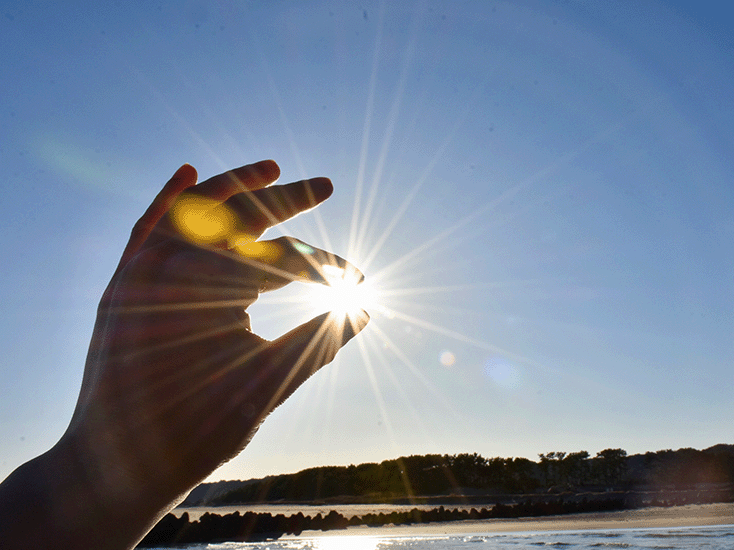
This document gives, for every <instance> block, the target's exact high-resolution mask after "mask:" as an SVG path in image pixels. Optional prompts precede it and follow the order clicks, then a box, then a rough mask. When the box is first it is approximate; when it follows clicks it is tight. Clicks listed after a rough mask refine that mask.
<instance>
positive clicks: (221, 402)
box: [39, 161, 368, 548]
mask: <svg viewBox="0 0 734 550" xmlns="http://www.w3.org/2000/svg"><path fill="white" fill-rule="evenodd" d="M279 173H280V170H279V168H278V166H277V165H276V164H275V163H274V162H273V161H263V162H260V163H257V164H254V165H250V166H244V167H242V168H238V169H235V170H232V171H231V172H227V173H225V174H221V175H219V176H216V177H213V178H211V179H209V180H207V181H205V182H203V183H201V184H199V185H195V184H196V177H197V175H196V171H195V170H194V168H193V167H191V166H189V165H184V166H182V167H181V168H180V169H179V170H178V171H177V172H176V174H175V175H174V176H173V178H172V179H171V180H170V181H169V182H168V183H167V184H166V185H165V187H164V188H163V190H162V191H161V192H160V194H159V195H158V196H157V197H156V199H155V200H154V201H153V203H152V204H151V206H150V207H149V208H148V210H147V211H146V213H145V214H144V215H143V217H142V218H141V219H140V220H139V221H138V223H137V224H136V225H135V227H134V229H133V231H132V235H131V238H130V241H129V243H128V245H127V247H126V249H125V251H124V253H123V255H122V259H121V261H120V265H119V266H118V268H117V271H116V272H115V274H114V276H113V278H112V280H111V282H110V284H109V286H108V288H107V290H106V291H105V293H104V295H103V297H102V300H101V303H100V306H99V311H98V317H97V322H96V325H95V329H94V334H93V337H92V342H91V346H90V350H89V355H88V358H87V364H86V368H85V373H84V380H83V383H82V389H81V394H80V398H79V401H78V404H77V407H76V410H75V413H74V416H73V418H72V421H71V424H70V426H69V429H68V430H67V433H66V434H65V435H64V436H63V438H62V440H61V441H60V442H59V444H57V446H56V447H55V448H54V449H53V450H52V452H50V453H47V454H48V455H49V457H47V458H48V460H46V461H45V462H44V465H45V467H46V468H48V463H49V460H50V461H51V463H52V464H53V465H54V467H53V468H52V470H53V469H54V468H55V467H57V465H58V464H65V466H64V467H63V468H62V469H63V470H64V471H66V472H67V473H68V474H70V475H71V477H72V478H74V477H78V476H83V477H85V479H84V480H82V482H81V486H83V487H84V488H83V489H74V491H76V490H81V491H82V494H81V496H82V497H83V496H85V495H86V496H87V497H88V498H89V502H91V503H97V505H98V506H99V509H98V510H97V513H98V515H101V516H106V515H109V514H115V513H116V514H118V520H119V521H118V523H117V529H120V528H122V529H123V530H124V529H125V528H127V529H131V530H133V531H135V532H134V534H133V536H132V538H130V540H127V541H126V540H123V538H124V537H120V542H119V543H118V544H120V545H118V546H114V545H111V546H109V547H110V548H117V547H125V545H130V544H131V543H132V544H134V543H135V542H136V541H137V540H138V539H139V538H140V537H142V536H143V535H144V534H145V532H146V531H147V529H149V528H150V527H151V526H152V525H153V524H154V523H155V521H157V519H158V518H159V517H160V516H161V515H163V514H164V513H165V512H166V511H167V510H168V509H170V507H172V506H173V504H175V503H176V501H177V500H178V499H180V498H181V497H183V496H185V494H186V492H187V491H188V490H190V489H191V488H192V487H193V486H195V485H196V484H197V483H198V482H200V481H201V480H202V479H203V478H205V477H206V476H207V475H208V474H209V473H211V472H212V471H213V470H214V469H215V468H216V467H218V466H219V465H220V464H222V463H223V462H225V461H227V460H229V459H230V458H232V457H234V456H235V455H236V454H237V453H239V452H240V451H241V450H242V449H243V448H244V446H245V445H246V444H247V442H248V441H249V440H250V438H251V437H252V435H253V434H254V432H255V431H256V430H257V428H258V426H259V424H260V423H261V422H262V420H263V419H264V418H265V417H266V416H267V415H268V414H269V413H270V412H271V411H272V410H273V409H274V408H275V407H276V406H278V404H280V403H282V402H283V400H285V399H286V398H287V397H288V396H289V395H290V394H291V393H293V391H295V390H296V388H298V386H299V385H300V384H302V383H303V382H304V381H305V380H306V379H307V378H308V377H309V376H311V375H312V374H313V373H314V372H316V371H317V370H318V369H319V368H321V367H322V366H323V365H325V364H327V363H329V362H330V361H331V360H332V359H333V358H334V356H335V354H336V352H337V351H338V350H339V349H340V348H341V347H342V346H343V345H344V344H345V343H346V342H347V341H348V340H349V339H351V338H352V337H353V336H354V335H355V334H356V333H358V332H359V331H360V330H361V329H362V328H363V327H364V326H365V325H366V323H367V321H368V316H367V314H366V313H363V314H361V315H358V316H356V317H351V318H347V319H339V318H336V317H333V316H330V314H324V315H321V316H319V317H317V318H315V319H313V320H311V321H310V322H307V323H305V324H303V325H301V326H300V327H298V328H296V329H294V330H293V331H291V332H289V333H287V334H286V335H284V336H282V337H280V338H278V339H277V340H274V341H267V340H264V339H263V338H260V337H259V336H257V335H256V334H254V333H253V332H252V331H251V328H250V318H249V316H248V314H247V312H246V309H247V307H248V306H249V305H250V304H252V303H253V302H254V301H255V300H256V299H257V297H258V294H259V293H261V292H265V291H270V290H274V289H277V288H280V287H282V286H283V285H285V284H288V283H289V282H291V281H293V280H305V281H314V282H323V281H324V278H323V275H322V267H323V266H324V265H334V266H338V267H339V268H342V269H344V270H345V271H350V270H355V271H356V269H355V268H354V267H353V266H351V265H350V264H348V263H347V262H346V261H345V260H343V259H341V258H339V257H337V256H335V255H333V254H330V253H327V252H325V251H322V250H318V249H315V248H313V247H310V246H309V245H306V244H304V243H301V242H300V241H298V240H295V239H292V238H284V237H281V238H278V239H275V240H272V241H258V240H257V239H258V238H259V237H260V236H261V235H262V233H263V232H264V231H265V230H266V229H267V228H269V227H271V226H273V225H275V224H277V223H279V222H282V221H284V220H286V219H288V218H290V217H292V216H295V215H297V214H298V213H300V212H303V211H305V210H307V209H309V208H312V207H314V206H316V205H317V204H319V203H321V202H322V201H324V200H325V199H327V198H328V197H329V195H331V192H332V190H333V188H332V185H331V182H330V181H329V180H328V179H325V178H316V179H312V180H305V181H300V182H296V183H291V184H288V185H274V186H271V187H268V185H269V184H271V183H272V182H274V181H275V180H276V179H277V178H278V176H279ZM357 273H358V272H357ZM359 276H360V277H361V274H359ZM39 490H40V489H39ZM76 496H77V497H79V496H80V495H76ZM82 508H83V507H82ZM133 508H134V509H135V510H134V511H131V509H133ZM115 509H117V511H116V510H115ZM120 510H125V513H124V514H121V512H120ZM66 515H70V516H71V518H72V519H73V518H74V516H73V514H71V513H67V512H65V516H66ZM64 521H67V522H68V521H69V519H68V518H65V519H64ZM97 521H98V523H100V522H101V523H104V521H105V520H104V519H98V520H97ZM103 534H104V533H103ZM111 538H114V537H111ZM87 541H88V542H89V539H87ZM95 547H98V546H95ZM105 547H107V546H105Z"/></svg>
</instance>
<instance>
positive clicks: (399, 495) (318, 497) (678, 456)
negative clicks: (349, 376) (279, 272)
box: [183, 445, 734, 506]
mask: <svg viewBox="0 0 734 550" xmlns="http://www.w3.org/2000/svg"><path fill="white" fill-rule="evenodd" d="M732 482H734V445H716V446H714V447H711V448H709V449H705V450H702V451H699V450H696V449H690V448H685V449H679V450H677V451H673V450H669V449H668V450H662V451H656V452H648V453H645V454H638V455H632V456H629V455H628V454H627V452H626V451H625V450H623V449H612V448H610V449H604V450H602V451H600V452H598V453H596V455H595V456H591V455H590V454H589V453H588V452H587V451H577V452H570V453H568V452H558V451H554V452H548V453H543V454H539V455H538V460H537V461H532V460H529V459H526V458H500V457H495V458H485V457H483V456H481V455H479V454H478V453H461V454H453V455H449V454H444V455H439V454H428V455H412V456H406V457H401V458H397V459H392V460H385V461H383V462H380V463H365V464H359V465H349V466H324V467H318V468H309V469H306V470H302V471H300V472H297V473H295V474H285V475H279V476H272V477H268V478H265V479H262V480H250V481H246V482H245V481H243V482H240V483H233V482H227V485H226V487H227V490H226V491H223V492H220V493H219V494H216V495H214V496H212V493H215V492H216V491H214V490H211V489H213V487H207V486H206V485H204V486H202V487H201V488H200V489H199V490H198V491H197V490H195V491H194V492H192V494H191V495H190V496H189V498H188V499H187V500H186V501H185V502H184V504H183V505H184V506H193V505H203V504H211V505H221V504H239V503H243V504H244V503H255V502H275V501H291V502H313V501H334V502H336V501H342V502H345V503H348V502H388V503H389V502H398V501H406V502H410V501H414V500H417V499H419V498H420V497H429V496H436V497H440V496H449V495H486V496H487V497H490V496H492V495H499V494H514V495H518V494H530V493H539V492H541V493H546V492H569V491H570V492H580V491H610V490H630V489H640V488H647V489H649V490H655V489H656V488H659V489H661V490H662V489H665V490H669V489H675V488H685V487H690V486H693V485H696V484H699V485H700V484H727V483H729V484H730V483H732ZM207 489H210V490H207ZM207 492H208V493H209V496H202V495H205V494H206V493H207Z"/></svg>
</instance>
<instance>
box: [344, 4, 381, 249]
mask: <svg viewBox="0 0 734 550" xmlns="http://www.w3.org/2000/svg"><path fill="white" fill-rule="evenodd" d="M378 13H379V15H378V17H377V36H376V37H375V48H374V50H373V52H372V72H371V73H370V83H369V92H368V94H367V109H366V111H365V116H364V125H363V126H362V147H361V149H360V153H359V166H358V168H357V181H356V183H355V185H356V187H355V189H354V207H353V209H352V220H351V224H350V227H349V245H348V248H347V255H348V256H349V257H353V256H354V255H355V253H356V250H355V249H354V247H355V246H356V243H357V231H358V228H359V221H360V214H361V202H362V192H363V191H362V187H363V186H364V173H365V167H366V165H367V152H368V150H369V141H370V131H371V128H372V115H373V113H374V110H375V90H376V88H377V69H378V67H379V65H380V53H381V51H382V31H383V26H384V18H385V1H384V0H383V1H381V2H380V8H379V12H378Z"/></svg>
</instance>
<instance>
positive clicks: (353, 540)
mask: <svg viewBox="0 0 734 550" xmlns="http://www.w3.org/2000/svg"><path fill="white" fill-rule="evenodd" d="M314 542H315V544H314V548H315V549H317V550H377V547H378V545H379V544H380V539H379V538H377V537H370V536H364V535H345V536H336V537H321V538H318V539H315V540H314Z"/></svg>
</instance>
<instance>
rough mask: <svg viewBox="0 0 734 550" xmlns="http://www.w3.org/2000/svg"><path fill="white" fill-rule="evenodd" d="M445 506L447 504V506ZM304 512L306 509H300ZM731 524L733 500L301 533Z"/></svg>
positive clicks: (220, 511) (219, 511)
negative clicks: (584, 512)
mask: <svg viewBox="0 0 734 550" xmlns="http://www.w3.org/2000/svg"><path fill="white" fill-rule="evenodd" d="M231 508H232V509H229V508H227V509H226V510H225V509H222V508H194V509H177V510H176V512H177V513H176V515H180V514H181V513H183V512H184V511H187V512H189V516H190V517H191V519H192V520H193V519H196V518H198V517H199V516H200V515H201V514H203V513H204V512H210V513H214V514H220V515H221V514H227V513H231V512H233V511H234V507H231ZM447 508H451V507H450V506H449V507H447ZM304 513H306V512H304ZM730 524H734V503H728V504H695V505H689V506H675V507H671V508H641V509H639V510H626V511H620V512H599V513H586V514H569V515H563V516H546V517H538V518H518V519H486V520H477V521H473V520H466V521H450V522H440V523H421V524H416V525H386V526H380V527H367V526H358V527H349V528H348V529H347V530H346V531H345V530H343V529H342V530H334V531H326V532H321V531H311V532H304V533H303V534H302V535H301V536H309V535H310V534H313V535H314V536H324V535H344V534H345V533H348V534H350V535H351V534H354V535H357V534H362V533H363V534H369V535H377V536H396V535H451V534H462V533H502V532H507V533H513V532H523V531H577V530H586V529H604V530H606V529H625V528H628V529H640V528H665V527H693V526H704V525H730Z"/></svg>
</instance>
